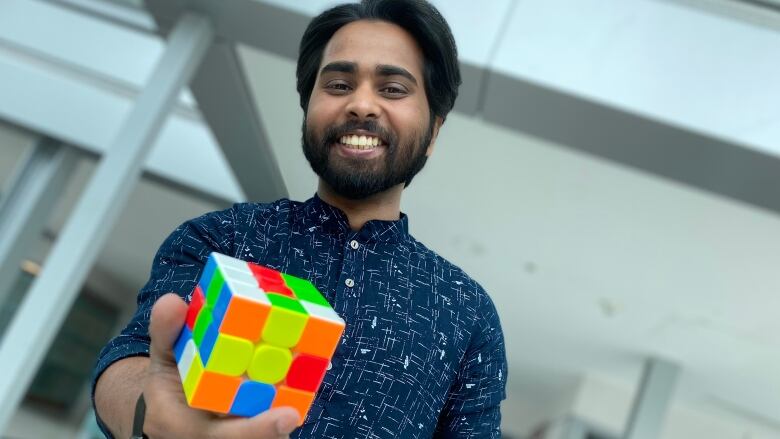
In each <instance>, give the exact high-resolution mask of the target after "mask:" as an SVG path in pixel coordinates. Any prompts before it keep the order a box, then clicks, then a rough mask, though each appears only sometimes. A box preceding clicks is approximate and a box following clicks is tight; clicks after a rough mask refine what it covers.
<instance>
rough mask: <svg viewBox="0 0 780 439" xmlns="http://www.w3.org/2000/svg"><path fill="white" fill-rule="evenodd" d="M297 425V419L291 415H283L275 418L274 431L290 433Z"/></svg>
mask: <svg viewBox="0 0 780 439" xmlns="http://www.w3.org/2000/svg"><path fill="white" fill-rule="evenodd" d="M297 426H298V419H296V417H293V416H284V417H281V418H279V419H277V420H276V431H277V432H278V433H279V434H290V433H292V431H293V430H295V427H297Z"/></svg>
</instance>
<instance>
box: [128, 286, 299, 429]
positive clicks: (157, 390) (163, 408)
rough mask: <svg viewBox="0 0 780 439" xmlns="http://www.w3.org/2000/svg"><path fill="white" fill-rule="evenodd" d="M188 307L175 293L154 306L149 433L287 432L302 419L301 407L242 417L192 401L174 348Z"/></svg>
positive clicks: (146, 387)
mask: <svg viewBox="0 0 780 439" xmlns="http://www.w3.org/2000/svg"><path fill="white" fill-rule="evenodd" d="M186 313H187V305H186V304H185V303H184V301H182V300H181V298H180V297H179V296H177V295H176V294H166V295H165V296H163V297H161V298H160V299H159V300H158V301H157V302H156V303H155V304H154V308H153V309H152V317H151V323H150V325H149V334H150V336H151V338H152V345H151V350H150V357H149V366H148V368H147V370H146V375H145V379H144V382H143V394H144V399H145V401H146V419H145V421H144V432H145V433H146V435H147V436H148V437H149V438H150V439H180V438H181V439H191V438H208V439H218V438H231V439H243V438H246V439H271V438H274V439H275V438H283V437H287V436H288V435H289V434H290V433H291V432H292V431H293V430H294V429H295V427H296V425H297V424H298V412H297V411H295V410H294V409H292V408H287V407H284V408H276V409H272V410H268V411H266V412H263V413H261V414H259V415H257V416H254V417H252V418H239V417H227V416H224V415H217V414H213V413H209V412H206V411H203V410H197V409H193V408H191V407H190V406H189V405H187V400H186V399H185V396H184V391H183V390H182V384H181V379H180V378H179V371H178V368H177V366H176V361H175V359H174V357H173V349H172V348H173V345H174V343H175V342H176V338H177V337H178V335H179V332H180V331H181V327H182V325H183V324H184V319H185V316H186ZM132 409H133V408H132V407H128V410H131V411H132ZM118 439H122V438H118Z"/></svg>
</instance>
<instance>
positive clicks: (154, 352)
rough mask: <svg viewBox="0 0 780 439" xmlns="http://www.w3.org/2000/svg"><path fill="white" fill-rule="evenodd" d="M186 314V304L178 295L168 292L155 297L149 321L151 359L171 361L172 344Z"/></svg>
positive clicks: (177, 335)
mask: <svg viewBox="0 0 780 439" xmlns="http://www.w3.org/2000/svg"><path fill="white" fill-rule="evenodd" d="M186 316H187V304H186V303H184V300H182V299H181V297H179V296H178V295H176V294H174V293H168V294H166V295H164V296H162V297H160V298H159V299H157V302H155V304H154V307H152V316H151V321H150V322H149V336H150V337H151V338H152V345H151V348H150V356H151V358H152V361H162V360H165V359H167V360H170V361H172V358H173V345H174V343H176V339H177V338H178V337H179V333H181V328H182V326H183V325H184V319H185V318H186Z"/></svg>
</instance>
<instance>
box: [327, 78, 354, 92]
mask: <svg viewBox="0 0 780 439" xmlns="http://www.w3.org/2000/svg"><path fill="white" fill-rule="evenodd" d="M325 88H326V89H327V90H329V91H331V92H334V93H337V94H342V93H345V92H348V91H349V90H351V87H350V86H349V84H347V83H346V82H343V81H331V82H329V83H327V84H325Z"/></svg>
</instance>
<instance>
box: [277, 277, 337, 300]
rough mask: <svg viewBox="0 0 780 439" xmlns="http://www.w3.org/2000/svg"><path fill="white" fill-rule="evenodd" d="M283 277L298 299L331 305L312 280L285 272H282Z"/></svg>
mask: <svg viewBox="0 0 780 439" xmlns="http://www.w3.org/2000/svg"><path fill="white" fill-rule="evenodd" d="M282 278H283V279H284V282H285V283H286V284H287V286H288V287H289V288H290V289H291V290H292V291H293V293H295V297H297V298H298V299H300V300H305V301H307V302H311V303H316V304H317V305H323V306H327V307H330V303H328V301H327V300H325V298H324V297H322V294H320V292H319V291H317V288H316V287H315V286H314V285H312V283H311V282H309V281H307V280H306V279H301V278H299V277H295V276H290V275H289V274H285V273H282Z"/></svg>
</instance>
